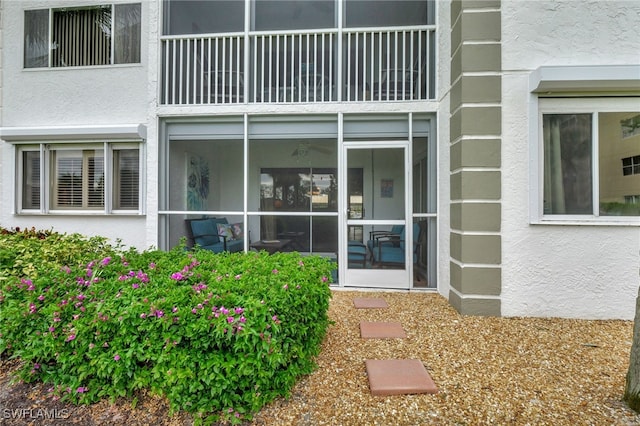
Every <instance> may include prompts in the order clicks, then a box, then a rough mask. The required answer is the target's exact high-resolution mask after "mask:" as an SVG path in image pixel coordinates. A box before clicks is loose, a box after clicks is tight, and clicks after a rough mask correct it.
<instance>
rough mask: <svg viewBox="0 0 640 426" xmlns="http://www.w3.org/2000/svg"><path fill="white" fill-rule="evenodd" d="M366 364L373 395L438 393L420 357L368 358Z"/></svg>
mask: <svg viewBox="0 0 640 426" xmlns="http://www.w3.org/2000/svg"><path fill="white" fill-rule="evenodd" d="M365 364H366V367H367V375H368V376H369V388H370V389H371V394H372V395H378V396H385V395H406V394H416V393H438V388H437V387H436V385H435V383H434V382H433V380H432V379H431V376H430V375H429V373H427V370H426V368H424V365H422V361H420V360H419V359H386V360H372V359H368V360H366V361H365Z"/></svg>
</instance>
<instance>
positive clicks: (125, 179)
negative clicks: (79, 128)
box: [16, 142, 142, 214]
mask: <svg viewBox="0 0 640 426" xmlns="http://www.w3.org/2000/svg"><path fill="white" fill-rule="evenodd" d="M139 146H140V145H139V143H137V142H102V143H74V144H70V143H65V142H62V143H56V144H48V143H40V144H36V143H32V144H29V145H26V144H25V145H24V146H21V147H19V148H18V152H17V155H16V161H17V172H18V176H17V182H18V185H17V187H16V198H17V199H18V203H19V204H17V206H16V207H17V208H18V212H19V213H20V212H25V213H30V214H33V213H34V211H35V212H39V213H48V212H50V211H56V212H58V213H61V212H64V211H73V213H74V214H77V213H79V212H81V211H88V212H91V214H95V213H98V212H103V213H104V214H112V213H116V214H117V213H127V214H132V213H133V214H140V213H142V212H141V211H140V206H141V205H142V203H141V202H140V196H141V194H140V182H141V180H140V179H141V174H140V161H141V159H140V148H139ZM41 182H44V184H41ZM43 200H47V201H46V202H44V201H43ZM107 201H110V202H107Z"/></svg>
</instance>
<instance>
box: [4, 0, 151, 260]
mask: <svg viewBox="0 0 640 426" xmlns="http://www.w3.org/2000/svg"><path fill="white" fill-rule="evenodd" d="M82 4H95V2H90V1H80V2H75V3H74V6H76V5H78V6H79V5H82ZM62 5H65V6H68V5H69V3H68V2H67V1H62V0H56V1H4V2H2V14H3V17H2V23H3V28H2V39H3V40H12V41H13V42H12V43H8V44H7V43H4V46H3V51H2V59H1V61H2V74H3V75H2V77H3V79H2V81H3V86H4V87H3V90H2V101H1V102H2V105H3V108H2V119H1V125H2V126H3V127H31V126H35V127H37V126H46V127H53V126H60V127H64V126H73V125H89V126H98V125H103V124H105V125H106V124H108V125H114V124H115V125H117V124H144V125H147V126H148V124H149V123H150V124H152V125H153V124H154V123H155V121H156V119H155V118H153V119H152V118H151V116H152V115H155V109H150V102H149V100H150V99H155V90H156V89H155V86H153V89H151V88H150V87H151V85H150V83H149V75H148V69H149V68H156V67H155V62H154V63H153V64H154V66H153V67H149V66H148V64H149V62H148V61H149V50H148V49H150V48H155V46H152V47H150V46H149V38H148V37H149V34H150V29H149V27H148V25H149V20H148V19H147V20H145V18H147V17H148V16H149V11H150V8H151V7H155V6H154V5H155V2H146V1H143V2H142V16H143V21H142V22H143V24H142V53H141V61H142V63H141V64H133V65H117V66H105V67H91V68H75V69H74V68H68V69H62V68H56V69H53V68H52V69H24V68H23V50H22V49H23V44H24V43H23V38H24V35H23V31H24V27H23V25H24V19H23V15H24V10H25V9H38V8H48V7H58V6H62ZM156 22H157V21H156ZM153 30H154V32H155V33H156V34H157V31H156V28H153ZM154 58H155V56H154ZM154 60H155V59H154ZM151 90H153V91H154V97H153V98H149V93H150V91H151ZM153 105H154V104H153V103H152V105H151V106H153ZM152 130H153V129H152ZM153 149H154V148H153V147H152V149H146V151H147V152H152V151H153ZM14 155H15V151H14V147H13V146H12V145H10V144H7V143H3V144H2V145H1V146H0V159H1V160H2V168H0V173H1V174H2V175H1V177H0V181H2V187H0V205H1V208H0V224H2V225H3V226H9V227H16V226H19V227H22V228H24V227H32V226H35V227H36V228H40V229H54V230H56V231H60V232H78V231H79V232H82V233H84V234H86V235H104V236H107V237H109V238H111V239H113V240H115V239H121V240H122V241H123V243H124V244H126V245H130V246H137V247H140V248H142V247H146V246H148V245H153V244H155V241H156V239H157V237H156V236H155V235H154V236H153V239H149V235H150V234H151V232H145V229H146V228H147V227H148V226H147V225H146V224H145V223H146V222H147V218H145V217H144V216H129V217H127V216H121V215H120V216H104V215H82V216H67V215H65V216H63V215H59V216H56V215H47V216H38V215H21V216H16V215H14V214H13V210H14V209H13V191H14V189H13V188H14V173H15V166H14V164H13V158H14ZM152 158H154V159H155V158H156V156H155V155H154V156H153V157H152ZM153 173H154V174H153V175H151V176H155V175H157V174H156V173H155V166H154V170H153ZM153 180H156V179H155V178H154V179H153ZM151 185H153V181H152V182H151ZM152 187H153V186H152ZM156 193H157V191H155V192H154V193H153V194H156ZM153 197H154V195H151V196H150V198H151V199H152V200H151V201H152V202H154V201H153ZM152 228H153V229H154V230H155V229H156V226H155V225H153V226H152Z"/></svg>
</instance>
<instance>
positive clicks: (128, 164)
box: [113, 149, 140, 210]
mask: <svg viewBox="0 0 640 426" xmlns="http://www.w3.org/2000/svg"><path fill="white" fill-rule="evenodd" d="M139 164H140V155H139V151H138V150H137V149H119V150H114V151H113V178H114V185H113V208H114V209H117V210H137V209H138V206H139V199H140V195H139V194H140V171H139V169H140V167H139Z"/></svg>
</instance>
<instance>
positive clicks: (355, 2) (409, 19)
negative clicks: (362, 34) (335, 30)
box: [344, 0, 435, 28]
mask: <svg viewBox="0 0 640 426" xmlns="http://www.w3.org/2000/svg"><path fill="white" fill-rule="evenodd" d="M344 15H345V17H344V21H345V22H344V26H345V27H347V28H360V27H401V26H413V25H433V24H434V23H435V4H434V1H433V0H418V1H416V0H376V1H373V2H372V1H371V0H345V14H344Z"/></svg>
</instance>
